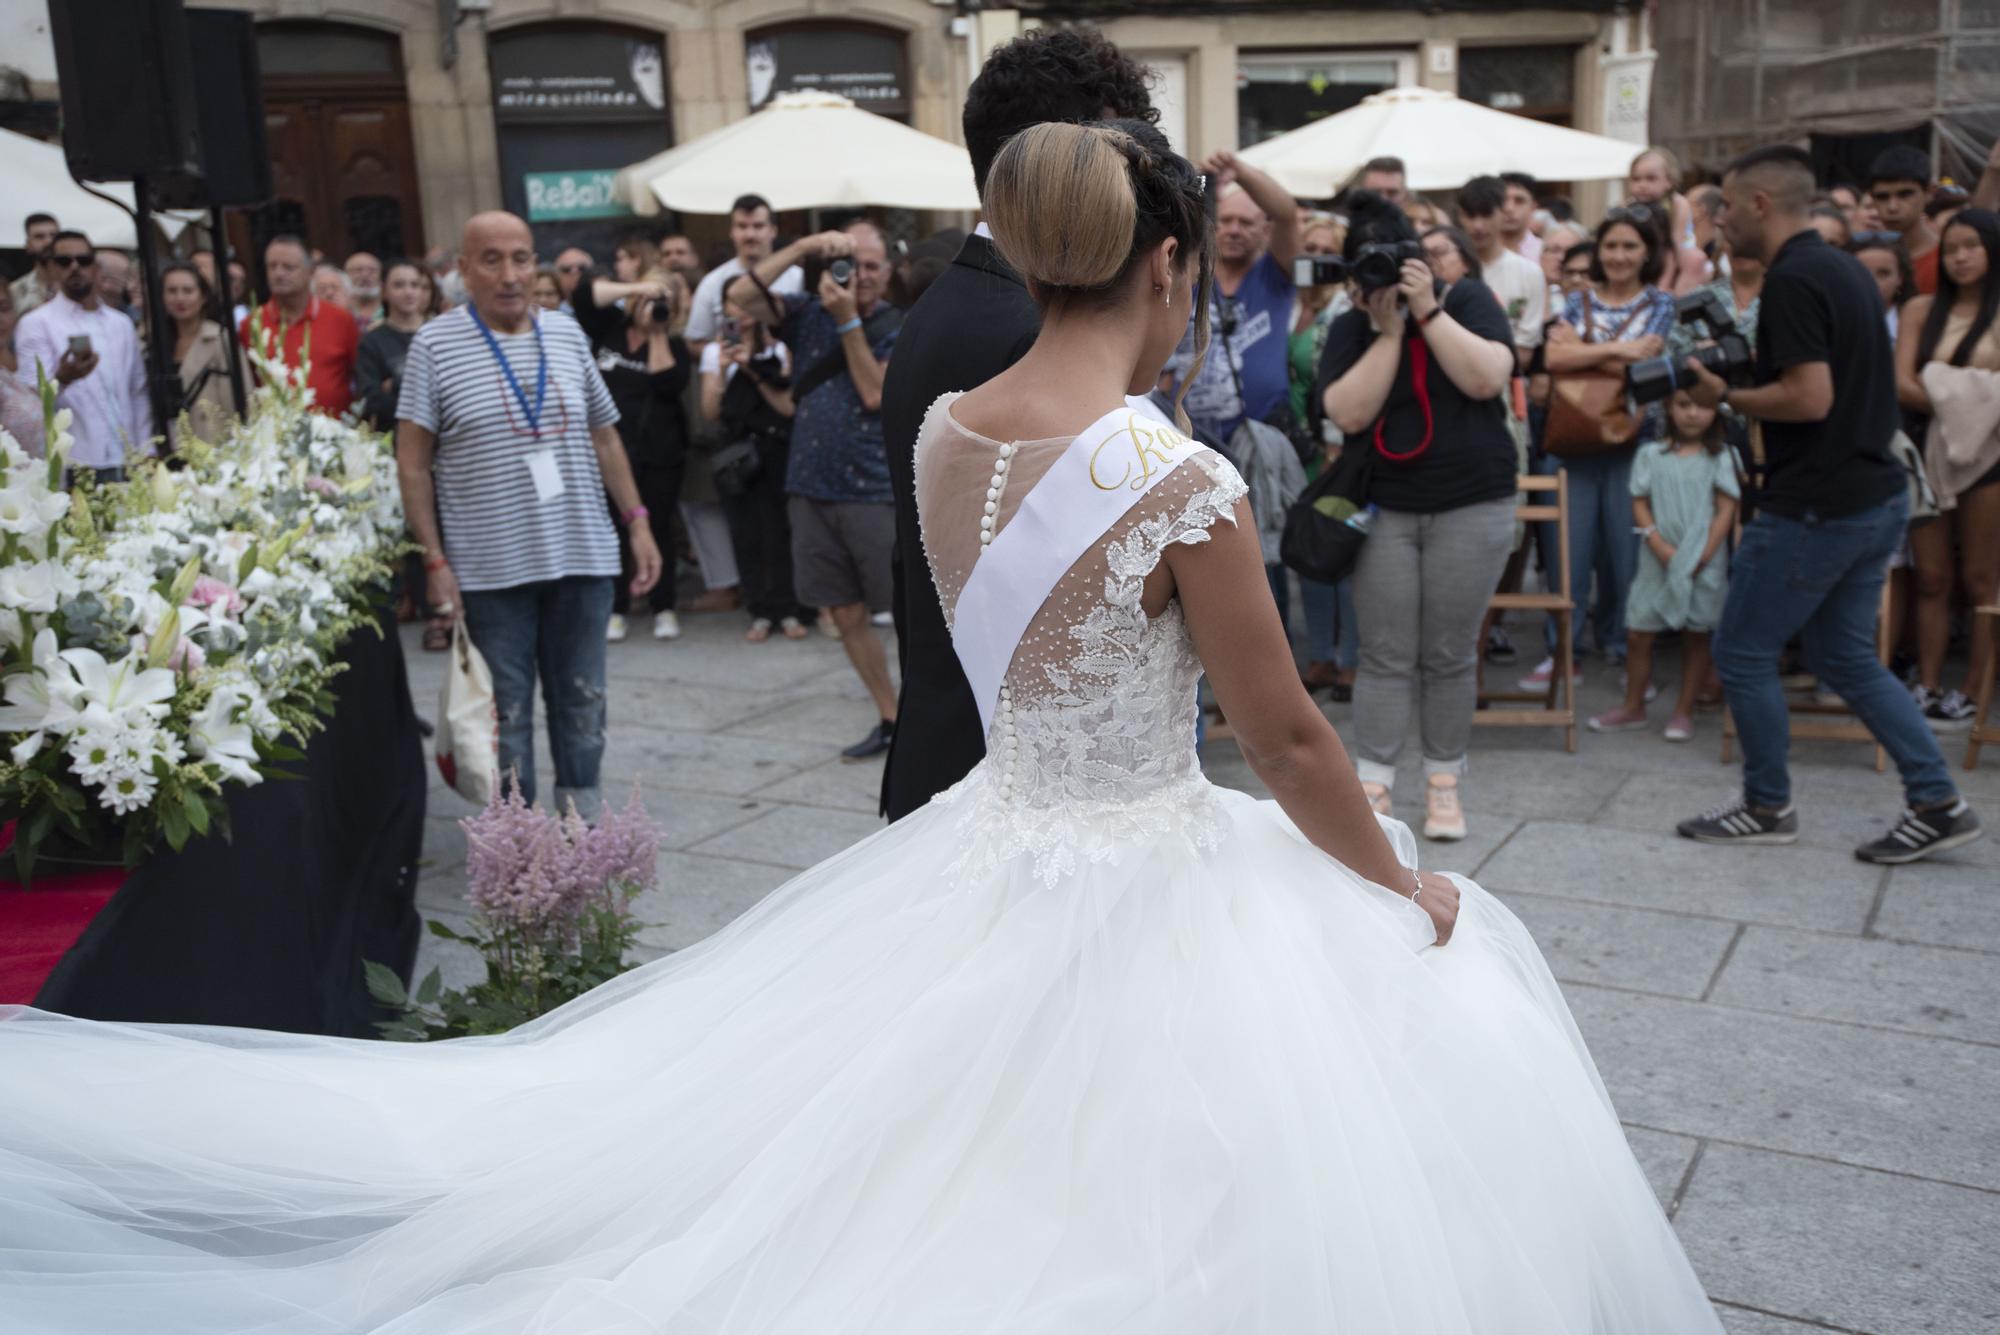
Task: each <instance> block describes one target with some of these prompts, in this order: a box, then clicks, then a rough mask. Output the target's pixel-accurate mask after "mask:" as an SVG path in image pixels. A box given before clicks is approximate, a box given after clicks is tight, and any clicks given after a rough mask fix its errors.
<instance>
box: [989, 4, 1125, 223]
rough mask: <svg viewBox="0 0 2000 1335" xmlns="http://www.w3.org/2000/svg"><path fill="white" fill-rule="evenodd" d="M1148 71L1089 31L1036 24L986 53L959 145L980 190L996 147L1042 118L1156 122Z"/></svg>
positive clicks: (1040, 121) (997, 152) (1039, 122)
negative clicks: (1105, 118) (966, 155)
mask: <svg viewBox="0 0 2000 1335" xmlns="http://www.w3.org/2000/svg"><path fill="white" fill-rule="evenodd" d="M1152 81H1153V72H1152V71H1151V70H1150V69H1148V68H1147V67H1146V66H1144V65H1141V64H1140V63H1139V62H1138V61H1136V60H1133V59H1132V58H1131V57H1130V56H1128V55H1126V54H1125V53H1124V52H1122V51H1120V50H1119V49H1118V48H1117V47H1116V46H1113V45H1112V44H1111V43H1110V42H1108V41H1106V40H1105V39H1104V37H1103V36H1102V35H1101V34H1099V33H1097V32H1094V31H1090V30H1087V29H1078V28H1037V29H1035V30H1033V31H1031V32H1025V33H1022V34H1021V35H1020V36H1019V37H1016V38H1015V39H1014V40H1013V41H1011V42H1008V43H1007V44H1006V45H1004V46H997V47H995V48H994V49H993V54H992V55H990V56H988V57H987V58H986V65H985V68H983V69H981V70H980V71H979V77H978V78H976V79H974V80H973V81H972V87H971V88H970V89H968V90H967V92H966V95H965V116H964V122H963V123H964V127H965V147H966V150H967V151H968V152H969V153H971V155H972V179H973V182H974V183H975V184H976V185H977V186H978V187H979V191H980V193H981V194H984V193H985V191H986V173H987V172H989V171H991V170H992V168H993V159H994V158H996V157H998V156H999V155H1000V146H1001V145H1002V144H1005V143H1006V142H1007V141H1008V140H1009V139H1011V138H1012V137H1014V136H1015V135H1017V134H1019V133H1020V132H1021V131H1022V130H1025V129H1027V128H1028V127H1029V126H1030V125H1039V124H1041V123H1042V122H1043V121H1073V122H1081V121H1094V120H1100V119H1102V118H1104V117H1105V116H1106V115H1109V116H1111V117H1112V118H1114V119H1119V120H1135V121H1144V122H1146V123H1147V124H1149V125H1152V124H1157V123H1158V121H1159V119H1160V113H1159V111H1158V110H1157V109H1156V108H1155V107H1154V106H1153V99H1152V94H1151V93H1150V92H1149V91H1148V90H1149V87H1150V85H1151V83H1152Z"/></svg>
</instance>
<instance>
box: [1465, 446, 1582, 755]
mask: <svg viewBox="0 0 2000 1335" xmlns="http://www.w3.org/2000/svg"><path fill="white" fill-rule="evenodd" d="M1521 492H1522V496H1521V498H1520V501H1519V503H1518V504H1516V505H1515V507H1514V517H1515V518H1516V519H1518V520H1520V521H1522V522H1523V523H1527V524H1547V523H1552V524H1554V525H1555V526H1556V551H1557V553H1558V557H1557V565H1556V584H1557V587H1556V589H1555V590H1553V591H1549V592H1543V593H1496V594H1494V595H1493V600H1492V602H1490V603H1488V604H1487V606H1488V607H1490V608H1492V609H1493V610H1494V611H1496V612H1502V613H1505V612H1517V611H1518V612H1546V613H1547V614H1549V615H1550V616H1553V617H1554V618H1555V619H1556V655H1555V666H1554V669H1553V670H1552V671H1551V672H1550V673H1549V687H1548V690H1546V691H1518V690H1517V691H1495V690H1485V689H1482V690H1481V691H1480V693H1479V707H1478V708H1477V709H1475V710H1473V711H1472V721H1473V722H1474V723H1475V724H1484V725H1486V726H1488V727H1512V728H1561V729H1562V730H1563V740H1564V744H1565V746H1566V747H1567V749H1568V750H1570V751H1575V750H1576V683H1575V682H1574V681H1572V680H1571V678H1570V670H1571V667H1572V665H1573V664H1574V663H1575V661H1576V626H1575V616H1576V600H1575V598H1574V596H1573V593H1574V591H1573V590H1572V589H1571V588H1570V586H1569V471H1568V470H1567V469H1559V470H1558V471H1557V472H1556V475H1555V476H1554V477H1545V476H1543V475H1541V474H1536V473H1526V474H1523V475H1522V476H1521ZM1551 492H1553V493H1554V497H1553V504H1551V503H1550V501H1549V500H1546V499H1537V498H1538V496H1539V497H1546V496H1548V494H1549V493H1551ZM1546 573H1547V572H1544V574H1546ZM1481 648H1482V649H1483V648H1484V646H1481ZM1558 700H1560V702H1561V703H1558ZM1489 701H1501V702H1505V703H1504V704H1503V705H1499V706H1496V705H1493V704H1489V703H1488V702H1489ZM1520 704H1539V705H1540V706H1541V708H1539V709H1522V708H1519V707H1518V706H1519V705H1520Z"/></svg>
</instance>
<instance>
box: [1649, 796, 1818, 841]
mask: <svg viewBox="0 0 2000 1335" xmlns="http://www.w3.org/2000/svg"><path fill="white" fill-rule="evenodd" d="M1675 828H1676V829H1678V830H1679V831H1680V835H1681V838H1683V839H1692V840H1694V841H1695V842H1696V843H1698V844H1796V843H1797V842H1798V841H1799V813H1798V811H1797V810H1796V809H1795V808H1793V807H1789V806H1788V807H1786V808H1785V809H1784V810H1783V811H1766V810H1765V809H1764V808H1762V807H1753V806H1751V805H1750V804H1749V803H1748V802H1746V801H1744V800H1743V799H1742V798H1740V797H1739V798H1737V799H1736V800H1735V801H1733V802H1727V803H1724V804H1723V805H1722V806H1719V807H1717V808H1716V809H1715V810H1713V811H1706V812H1703V813H1702V814H1701V815H1699V816H1696V817H1695V818H1694V819H1693V820H1684V821H1682V822H1681V823H1680V824H1679V825H1678V826H1676V827H1675Z"/></svg>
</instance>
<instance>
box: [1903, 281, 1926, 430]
mask: <svg viewBox="0 0 2000 1335" xmlns="http://www.w3.org/2000/svg"><path fill="white" fill-rule="evenodd" d="M1930 313H1931V299H1930V298H1929V297H1912V298H1910V300H1909V301H1908V303H1906V304H1905V305H1904V307H1903V312H1902V314H1900V315H1898V316H1897V317H1896V402H1898V403H1900V404H1902V405H1903V406H1904V407H1905V408H1908V409H1909V410H1910V411H1911V412H1914V413H1927V412H1929V411H1931V395H1930V391H1929V390H1927V389H1925V388H1924V378H1923V377H1922V376H1921V375H1919V374H1917V340H1918V339H1920V338H1922V337H1923V328H1924V321H1925V319H1926V318H1928V317H1929V315H1930Z"/></svg>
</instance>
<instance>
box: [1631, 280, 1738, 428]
mask: <svg viewBox="0 0 2000 1335" xmlns="http://www.w3.org/2000/svg"><path fill="white" fill-rule="evenodd" d="M1674 318H1675V319H1677V320H1678V321H1679V322H1680V323H1681V324H1698V325H1702V326H1705V327H1706V331H1707V334H1708V337H1709V338H1710V339H1712V340H1713V342H1711V343H1710V344H1709V345H1708V346H1706V347H1700V348H1696V349H1695V350H1694V351H1693V352H1692V353H1689V354H1688V356H1689V357H1693V358H1694V360H1695V361H1697V362H1699V363H1700V364H1701V366H1702V369H1703V370H1705V371H1707V372H1709V374H1711V375H1717V376H1721V377H1722V378H1723V379H1724V380H1726V381H1728V382H1729V383H1730V384H1731V385H1734V386H1738V387H1741V386H1744V385H1748V384H1749V383H1750V378H1751V373H1752V372H1753V371H1754V370H1755V369H1756V365H1757V357H1756V354H1755V353H1753V352H1752V351H1751V350H1750V340H1749V339H1747V338H1745V337H1743V334H1742V331H1740V330H1739V329H1737V327H1736V319H1735V317H1734V316H1732V315H1731V314H1730V313H1729V308H1728V307H1727V306H1725V305H1723V304H1722V298H1721V296H1720V295H1718V294H1717V293H1714V292H1690V293H1688V294H1687V295H1686V296H1684V297H1682V298H1681V299H1680V300H1679V301H1676V302H1675V303H1674ZM1686 360H1687V358H1686V357H1674V356H1666V357H1652V358H1649V359H1647V360H1646V361H1643V362H1634V363H1633V364H1632V365H1631V366H1629V367H1627V368H1626V371H1625V388H1626V391H1627V392H1628V393H1630V394H1631V396H1632V398H1633V401H1634V402H1637V403H1656V402H1658V401H1659V400H1661V399H1664V398H1666V397H1667V396H1668V395H1669V394H1671V393H1673V392H1674V391H1675V390H1677V389H1683V388H1685V387H1686V386H1687V384H1688V383H1689V372H1688V371H1687V369H1686V367H1685V366H1684V363H1685V362H1686Z"/></svg>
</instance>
